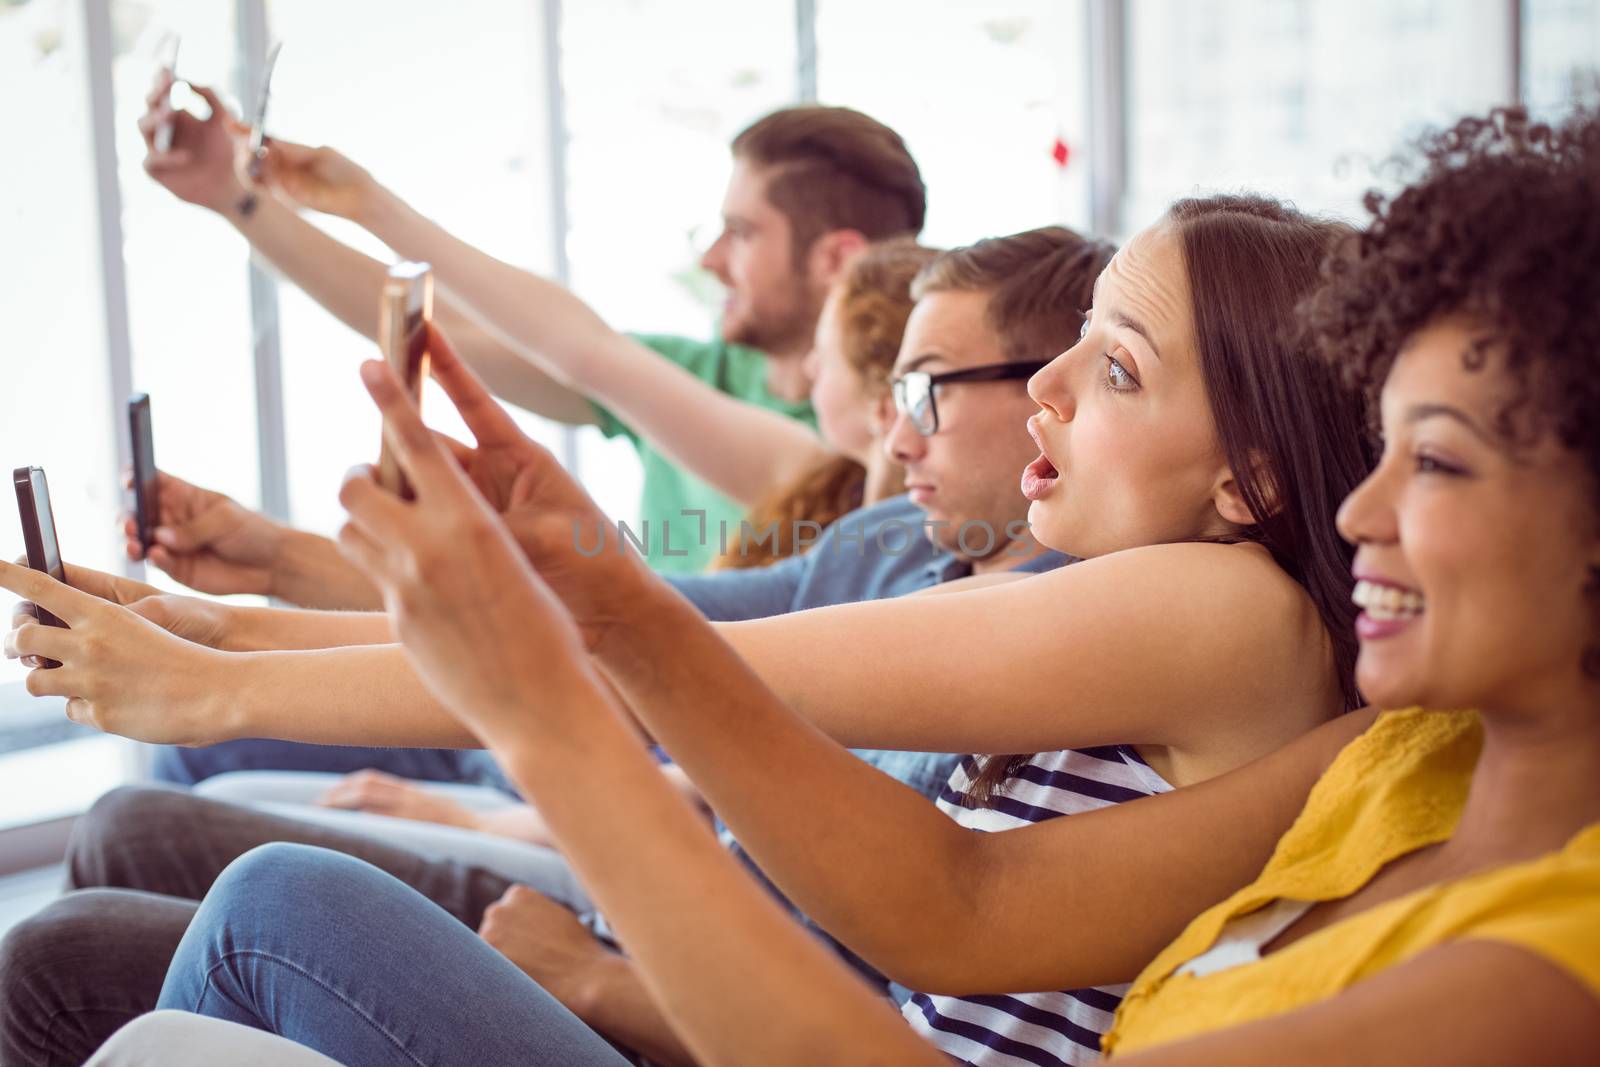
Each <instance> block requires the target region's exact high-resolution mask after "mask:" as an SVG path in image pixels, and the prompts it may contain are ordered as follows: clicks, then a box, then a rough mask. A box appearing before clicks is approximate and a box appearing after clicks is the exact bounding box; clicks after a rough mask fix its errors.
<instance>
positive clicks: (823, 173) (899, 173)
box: [732, 104, 928, 263]
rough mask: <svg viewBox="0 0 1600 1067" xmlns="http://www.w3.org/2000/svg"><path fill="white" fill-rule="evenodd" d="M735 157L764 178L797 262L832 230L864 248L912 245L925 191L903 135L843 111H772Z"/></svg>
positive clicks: (742, 137)
mask: <svg viewBox="0 0 1600 1067" xmlns="http://www.w3.org/2000/svg"><path fill="white" fill-rule="evenodd" d="M732 148H733V155H734V158H736V159H742V160H746V161H748V162H750V163H753V164H755V165H756V166H758V167H761V168H763V169H764V170H766V171H767V174H766V179H767V180H766V196H767V200H768V202H769V203H771V204H772V206H773V207H774V208H776V209H777V210H778V211H779V212H780V213H782V215H783V216H784V218H786V219H788V220H789V227H790V229H791V230H792V231H793V242H794V258H795V262H797V263H798V262H800V261H801V260H802V259H803V257H804V256H805V254H806V253H807V252H808V251H810V249H811V245H812V242H814V241H815V240H816V239H817V238H818V237H821V236H822V235H823V234H825V233H827V232H828V231H830V230H857V231H859V232H860V233H861V234H862V236H864V237H866V238H867V240H869V241H883V240H887V239H889V238H891V237H915V236H916V235H917V234H918V233H920V232H922V222H923V218H924V216H926V214H927V210H928V193H927V188H926V187H925V186H924V185H923V184H922V172H921V171H919V170H918V169H917V162H916V160H914V159H912V158H911V153H910V152H909V151H907V150H906V145H905V142H904V141H902V140H901V139H900V135H899V134H897V133H895V132H894V131H893V130H891V129H890V128H889V127H887V126H885V125H884V124H883V123H881V122H879V121H877V120H876V119H873V118H869V117H868V116H866V115H863V114H862V113H861V112H859V111H853V110H851V109H850V108H847V107H823V106H821V105H816V104H809V105H804V106H801V107H788V108H784V109H782V110H781V111H774V112H773V113H772V114H770V115H768V116H766V117H765V118H762V119H758V120H757V121H756V122H754V123H753V124H751V125H750V126H748V127H746V128H745V129H744V130H743V131H742V132H741V133H740V134H739V135H738V136H737V137H735V138H734V139H733V145H732Z"/></svg>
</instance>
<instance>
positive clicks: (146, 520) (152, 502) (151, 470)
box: [128, 393, 161, 553]
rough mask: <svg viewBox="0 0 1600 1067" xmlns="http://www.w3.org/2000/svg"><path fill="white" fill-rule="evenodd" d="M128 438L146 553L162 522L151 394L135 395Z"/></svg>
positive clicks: (136, 507) (141, 539) (137, 513)
mask: <svg viewBox="0 0 1600 1067" xmlns="http://www.w3.org/2000/svg"><path fill="white" fill-rule="evenodd" d="M128 438H129V440H130V442H131V443H132V445H133V517H134V521H135V522H136V523H137V524H138V526H139V544H140V545H142V546H143V547H144V550H145V552H146V553H149V551H150V545H151V544H152V543H153V542H154V541H155V528H156V526H157V525H159V523H160V521H161V509H160V501H159V500H158V499H157V498H156V446H155V441H154V439H153V438H152V436H151V423H150V394H149V393H135V394H134V395H133V396H132V397H131V398H129V400H128Z"/></svg>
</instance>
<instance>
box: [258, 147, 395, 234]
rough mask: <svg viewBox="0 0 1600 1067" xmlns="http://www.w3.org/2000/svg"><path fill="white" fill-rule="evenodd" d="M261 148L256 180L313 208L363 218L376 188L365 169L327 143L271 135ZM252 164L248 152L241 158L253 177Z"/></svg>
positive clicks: (358, 219)
mask: <svg viewBox="0 0 1600 1067" xmlns="http://www.w3.org/2000/svg"><path fill="white" fill-rule="evenodd" d="M262 150H263V155H262V158H261V161H260V164H259V166H258V167H257V168H256V170H255V171H254V174H253V177H254V179H255V181H256V182H257V183H259V184H261V185H264V186H266V187H268V188H269V189H271V190H272V191H273V192H275V193H278V194H279V195H281V196H283V197H285V198H287V199H289V200H292V201H294V202H295V203H297V204H300V205H301V206H303V207H308V208H310V209H311V210H313V211H321V212H323V213H324V214H328V215H338V216H339V217H340V218H346V219H352V220H356V221H360V216H361V214H362V211H363V209H364V208H365V206H366V204H367V201H368V198H369V197H370V196H371V194H372V192H373V191H374V189H375V188H376V183H375V182H373V180H372V175H371V174H369V173H368V172H367V171H366V169H365V168H363V167H361V166H358V165H357V164H355V163H352V162H351V161H350V160H349V159H347V158H345V156H344V155H342V154H341V153H339V152H337V151H335V150H334V149H332V148H328V147H326V146H324V147H322V148H311V147H309V146H307V145H303V144H295V143H294V142H293V141H280V140H278V139H277V138H269V139H267V140H266V141H264V142H263V143H262ZM249 163H250V160H249V159H248V153H246V154H243V155H241V156H240V157H239V163H238V165H239V166H240V167H242V168H246V169H245V170H244V171H242V173H243V174H244V176H245V177H246V179H248V178H250V177H251V176H252V175H251V173H250V172H249V170H248V167H249Z"/></svg>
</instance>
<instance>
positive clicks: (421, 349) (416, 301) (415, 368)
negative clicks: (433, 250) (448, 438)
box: [378, 262, 433, 500]
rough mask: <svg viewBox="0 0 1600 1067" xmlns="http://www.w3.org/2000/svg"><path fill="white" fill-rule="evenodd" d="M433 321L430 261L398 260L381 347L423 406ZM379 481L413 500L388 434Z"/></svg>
mask: <svg viewBox="0 0 1600 1067" xmlns="http://www.w3.org/2000/svg"><path fill="white" fill-rule="evenodd" d="M432 321H433V271H432V268H430V267H429V266H428V264H426V263H409V262H407V263H396V264H395V265H394V266H392V267H390V268H389V276H388V277H387V278H385V279H384V282H383V304H382V307H381V309H380V311H379V315H378V347H379V348H381V349H382V350H383V358H384V359H385V360H386V361H387V362H388V364H389V367H390V369H392V370H393V371H394V373H395V377H397V378H399V379H400V381H401V384H403V385H404V386H405V387H406V391H407V392H408V393H410V394H411V401H412V403H414V404H416V405H417V406H418V408H419V410H420V408H421V406H422V379H423V378H426V377H427V376H428V323H430V322H432ZM378 483H379V484H380V485H382V486H383V487H384V488H385V489H387V490H389V491H390V492H391V493H398V494H399V495H400V496H401V497H402V498H404V499H406V500H410V499H412V497H413V496H415V493H413V492H412V489H411V485H410V483H409V482H408V481H407V480H406V476H405V474H404V472H402V471H401V470H400V463H399V461H398V460H396V459H395V456H394V451H393V450H392V449H390V447H389V438H388V436H387V435H385V436H384V439H383V449H382V451H381V452H379V454H378Z"/></svg>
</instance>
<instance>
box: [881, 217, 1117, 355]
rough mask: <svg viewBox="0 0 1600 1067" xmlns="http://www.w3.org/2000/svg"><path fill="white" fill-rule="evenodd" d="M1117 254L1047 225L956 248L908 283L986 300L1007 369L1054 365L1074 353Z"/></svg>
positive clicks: (919, 290) (914, 289)
mask: <svg viewBox="0 0 1600 1067" xmlns="http://www.w3.org/2000/svg"><path fill="white" fill-rule="evenodd" d="M1115 252H1116V249H1115V248H1113V247H1112V246H1111V245H1109V244H1106V243H1105V242H1104V241H1095V240H1091V239H1089V238H1087V237H1083V236H1081V235H1080V234H1077V233H1074V232H1073V231H1072V230H1069V229H1067V228H1066V227H1065V226H1043V227H1040V228H1039V229H1037V230H1024V231H1023V232H1022V233H1014V234H1011V235H1010V236H1007V237H990V238H986V239H985V240H982V241H979V242H977V243H976V244H971V245H968V246H966V247H965V248H954V249H951V250H950V251H948V252H946V253H944V254H943V255H941V256H940V257H939V258H938V259H935V260H934V261H933V262H932V263H930V264H928V266H927V267H926V268H925V269H924V270H923V272H922V273H921V274H919V275H917V279H916V281H914V282H912V283H911V293H912V296H914V297H915V298H916V299H918V300H921V299H922V298H923V297H924V296H926V295H928V294H929V293H944V292H968V293H970V292H983V293H988V294H989V303H988V307H987V310H986V312H985V316H984V317H985V318H986V320H987V321H988V323H989V328H990V329H992V330H993V331H994V332H995V333H996V334H997V335H998V336H999V338H1000V349H1001V351H1002V352H1004V353H1005V358H1006V359H1007V360H1008V361H1010V362H1021V361H1022V360H1030V359H1053V358H1054V357H1055V356H1057V355H1059V354H1061V353H1062V352H1065V351H1066V350H1067V349H1069V348H1071V347H1072V345H1073V344H1074V343H1075V342H1076V341H1077V339H1078V332H1079V331H1080V330H1082V329H1083V313H1084V311H1085V309H1087V308H1088V306H1089V304H1090V302H1091V301H1092V300H1093V297H1094V280H1095V279H1096V278H1098V277H1099V276H1100V272H1101V271H1102V270H1104V269H1105V267H1106V264H1107V263H1109V262H1111V257H1112V255H1113V254H1114V253H1115Z"/></svg>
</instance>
